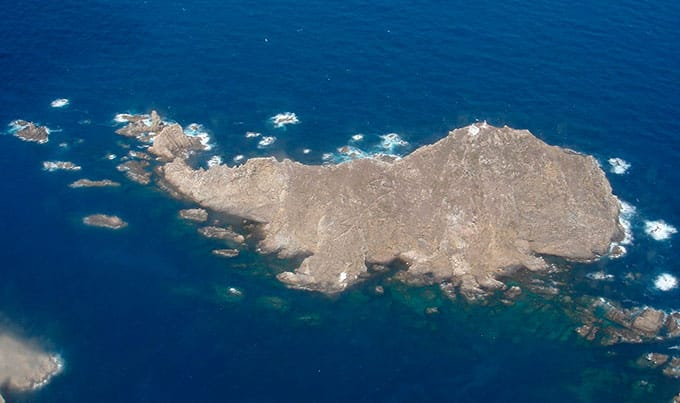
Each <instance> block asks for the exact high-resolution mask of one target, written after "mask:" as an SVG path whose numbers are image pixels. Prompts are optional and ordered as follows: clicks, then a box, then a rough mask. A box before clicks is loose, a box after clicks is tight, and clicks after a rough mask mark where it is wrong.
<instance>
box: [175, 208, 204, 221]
mask: <svg viewBox="0 0 680 403" xmlns="http://www.w3.org/2000/svg"><path fill="white" fill-rule="evenodd" d="M179 216H180V217H181V218H183V219H185V220H189V221H196V222H206V221H208V212H207V211H205V209H202V208H190V209H184V210H180V211H179Z"/></svg>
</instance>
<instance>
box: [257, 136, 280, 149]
mask: <svg viewBox="0 0 680 403" xmlns="http://www.w3.org/2000/svg"><path fill="white" fill-rule="evenodd" d="M275 141H276V137H274V136H263V137H262V140H260V141H259V142H258V143H257V146H258V148H264V147H268V146H270V145H272V144H274V142H275Z"/></svg>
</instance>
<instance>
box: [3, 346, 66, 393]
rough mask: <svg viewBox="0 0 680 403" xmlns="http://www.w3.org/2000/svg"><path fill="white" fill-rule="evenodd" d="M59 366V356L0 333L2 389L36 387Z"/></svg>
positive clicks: (54, 372) (22, 389)
mask: <svg viewBox="0 0 680 403" xmlns="http://www.w3.org/2000/svg"><path fill="white" fill-rule="evenodd" d="M62 367H63V364H62V362H61V359H60V358H59V356H57V355H54V354H49V353H47V352H45V351H43V350H42V349H40V348H39V347H37V346H35V345H33V344H31V343H28V342H26V341H24V340H21V339H18V338H16V337H14V336H12V335H9V334H7V333H0V386H2V387H3V388H8V389H12V390H17V391H26V390H31V389H35V388H39V387H40V386H42V385H44V384H46V383H47V382H48V381H49V380H50V378H52V377H53V376H54V375H56V374H58V373H59V372H60V371H61V369H62ZM1 401H2V396H0V402H1Z"/></svg>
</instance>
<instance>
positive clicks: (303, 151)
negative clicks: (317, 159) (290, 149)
mask: <svg viewBox="0 0 680 403" xmlns="http://www.w3.org/2000/svg"><path fill="white" fill-rule="evenodd" d="M311 152H312V150H310V149H309V148H305V149H304V150H302V153H303V154H309V153H311Z"/></svg>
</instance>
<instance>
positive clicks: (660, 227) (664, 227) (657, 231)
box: [645, 220, 678, 241]
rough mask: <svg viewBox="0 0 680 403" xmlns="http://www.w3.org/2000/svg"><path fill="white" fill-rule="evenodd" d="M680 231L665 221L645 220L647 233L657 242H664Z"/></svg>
mask: <svg viewBox="0 0 680 403" xmlns="http://www.w3.org/2000/svg"><path fill="white" fill-rule="evenodd" d="M677 232H678V230H677V229H676V228H675V227H674V226H672V225H670V224H668V223H666V222H665V221H663V220H656V221H650V220H645V233H646V234H647V235H649V236H651V237H652V238H654V239H655V240H657V241H664V240H666V239H668V238H670V237H671V235H673V234H676V233H677Z"/></svg>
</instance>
